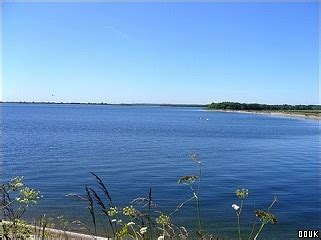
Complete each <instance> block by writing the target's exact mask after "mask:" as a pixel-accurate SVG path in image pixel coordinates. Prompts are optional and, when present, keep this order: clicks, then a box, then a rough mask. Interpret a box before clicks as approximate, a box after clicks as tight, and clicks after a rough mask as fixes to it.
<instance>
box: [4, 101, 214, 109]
mask: <svg viewBox="0 0 321 240" xmlns="http://www.w3.org/2000/svg"><path fill="white" fill-rule="evenodd" d="M0 104H49V105H101V106H151V107H152V106H157V107H198V108H200V107H203V108H205V107H207V106H208V104H167V103H159V104H157V103H104V102H101V103H93V102H88V103H85V102H1V101H0Z"/></svg>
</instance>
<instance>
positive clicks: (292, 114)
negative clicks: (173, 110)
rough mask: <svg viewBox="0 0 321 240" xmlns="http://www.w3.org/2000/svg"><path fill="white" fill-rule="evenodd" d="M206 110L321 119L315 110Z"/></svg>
mask: <svg viewBox="0 0 321 240" xmlns="http://www.w3.org/2000/svg"><path fill="white" fill-rule="evenodd" d="M206 111H213V112H225V113H229V112H230V113H247V114H264V115H272V116H279V117H291V118H306V119H314V120H321V114H320V113H315V112H311V113H308V112H294V111H293V112H285V111H243V110H215V109H213V110H212V109H207V110H206Z"/></svg>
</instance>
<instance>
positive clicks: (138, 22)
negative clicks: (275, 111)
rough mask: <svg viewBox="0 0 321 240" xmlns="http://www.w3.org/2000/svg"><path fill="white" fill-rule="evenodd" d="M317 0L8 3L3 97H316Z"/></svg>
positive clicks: (313, 100) (314, 100)
mask: <svg viewBox="0 0 321 240" xmlns="http://www.w3.org/2000/svg"><path fill="white" fill-rule="evenodd" d="M318 8H319V6H318V3H317V2H314V3H311V2H310V3H302V2H301V3H284V2H283V3H277V2H270V3H245V2H243V3H242V2H240V3H232V2H230V3H219V2H207V3H204V2H203V3H142V2H140V3H139V2H136V3H112V2H105V3H101V2H100V3H3V5H2V58H3V59H2V60H3V65H2V66H3V75H2V76H3V79H2V99H3V101H57V102H61V101H63V102H107V103H135V102H144V103H209V102H213V101H215V102H218V101H239V102H259V103H271V104H278V103H280V104H282V103H289V104H318V103H319V90H320V88H319V76H318V74H319V72H318V68H319V55H318V53H319V46H318V45H319V36H318V34H319V32H318V27H319V26H318Z"/></svg>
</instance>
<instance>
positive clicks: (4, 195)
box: [0, 177, 41, 239]
mask: <svg viewBox="0 0 321 240" xmlns="http://www.w3.org/2000/svg"><path fill="white" fill-rule="evenodd" d="M0 194H1V203H0V210H1V211H2V219H3V220H5V221H7V222H4V223H2V228H3V236H4V237H5V238H9V237H11V238H14V239H16V238H23V236H29V235H30V233H31V231H30V229H29V227H28V225H27V223H26V222H25V221H23V220H22V217H23V215H24V213H25V211H26V210H27V208H28V207H29V206H30V205H34V204H36V203H37V201H38V200H39V199H40V198H41V195H40V192H39V191H36V190H34V189H32V188H29V187H26V186H25V185H24V183H23V177H15V178H13V179H11V181H10V182H9V183H4V184H1V185H0Z"/></svg>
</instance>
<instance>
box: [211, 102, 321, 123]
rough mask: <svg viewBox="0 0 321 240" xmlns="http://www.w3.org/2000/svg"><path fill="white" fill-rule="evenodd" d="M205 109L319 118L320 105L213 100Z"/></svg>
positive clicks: (320, 115) (320, 116)
mask: <svg viewBox="0 0 321 240" xmlns="http://www.w3.org/2000/svg"><path fill="white" fill-rule="evenodd" d="M207 110H214V111H224V112H246V113H262V114H275V115H286V116H298V117H307V118H315V119H321V105H288V104H283V105H269V104H259V103H239V102H220V103H214V102H213V103H211V104H209V105H208V106H207Z"/></svg>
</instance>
